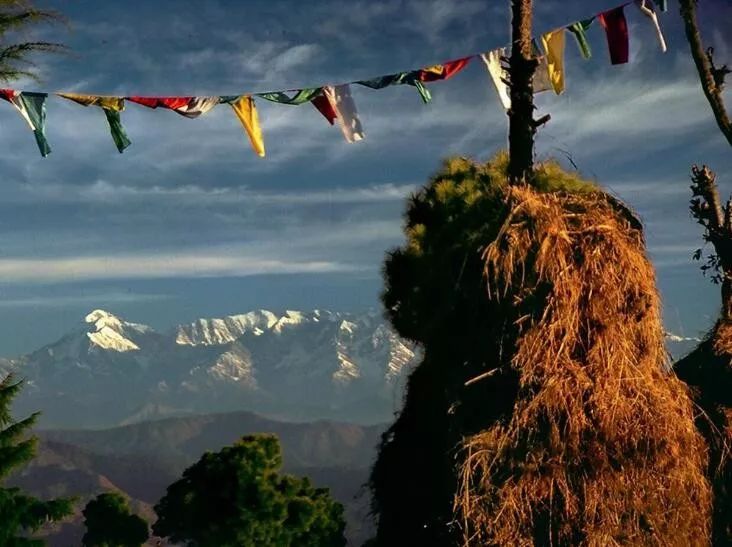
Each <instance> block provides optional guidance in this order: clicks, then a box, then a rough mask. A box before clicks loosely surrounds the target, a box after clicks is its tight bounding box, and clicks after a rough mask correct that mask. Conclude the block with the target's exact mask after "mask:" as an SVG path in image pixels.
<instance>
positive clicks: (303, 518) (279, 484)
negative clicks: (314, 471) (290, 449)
mask: <svg viewBox="0 0 732 547" xmlns="http://www.w3.org/2000/svg"><path fill="white" fill-rule="evenodd" d="M281 466H282V455H281V452H280V445H279V441H278V439H277V437H276V436H275V435H253V436H247V437H243V438H242V439H241V440H240V441H238V442H237V443H235V444H234V445H233V446H227V447H225V448H223V449H222V450H220V451H219V452H215V453H212V452H207V453H206V454H204V455H203V456H202V457H201V459H200V460H199V461H198V462H197V463H195V464H194V465H192V466H191V467H189V468H188V469H186V470H185V471H184V472H183V477H182V478H181V479H180V480H178V481H177V482H175V483H173V484H172V485H170V486H169V487H168V490H167V493H166V494H165V496H164V497H163V499H161V500H160V502H159V503H158V504H157V505H156V506H155V511H156V513H157V515H158V520H157V522H155V524H154V525H153V532H154V533H155V535H157V536H161V537H168V538H169V539H170V540H171V541H173V542H180V543H184V544H186V545H190V546H196V547H209V546H210V547H214V546H216V547H255V546H256V547H268V546H272V547H274V546H277V547H280V546H282V547H287V546H292V547H341V546H343V545H345V543H346V542H345V538H344V536H343V531H344V529H345V521H344V519H343V506H342V505H340V504H339V503H336V502H334V501H333V500H332V499H331V498H330V495H329V493H328V490H327V489H324V488H314V487H313V486H312V485H311V484H310V481H309V480H308V479H307V478H297V477H293V476H289V475H279V470H280V467H281Z"/></svg>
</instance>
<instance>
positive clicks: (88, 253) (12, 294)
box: [0, 0, 732, 355]
mask: <svg viewBox="0 0 732 547" xmlns="http://www.w3.org/2000/svg"><path fill="white" fill-rule="evenodd" d="M669 3H670V5H671V11H670V12H669V13H667V14H663V16H662V25H663V28H664V30H665V33H666V38H667V41H668V44H669V52H668V53H667V54H665V55H663V54H662V53H661V52H660V51H659V47H658V43H657V41H656V38H655V34H654V31H653V29H652V27H651V26H650V25H649V24H648V22H647V20H646V19H645V18H644V17H643V16H641V15H640V14H639V13H638V12H637V10H636V8H635V7H634V6H630V7H628V8H627V15H628V18H629V22H630V25H631V63H630V64H629V65H624V66H619V67H612V66H610V64H609V59H608V53H607V48H606V45H605V41H604V40H605V39H604V34H603V32H602V30H601V28H600V27H599V26H594V27H593V28H592V29H591V30H590V41H591V45H592V48H593V53H594V56H593V58H592V60H590V61H588V62H585V61H583V60H582V59H581V58H580V56H579V53H578V51H577V49H576V48H575V46H574V42H573V41H572V38H571V37H570V36H568V37H567V38H568V43H567V45H568V48H567V91H566V92H565V93H564V94H563V95H562V96H559V97H557V96H554V95H552V94H548V93H545V94H542V95H541V96H540V97H539V98H538V103H539V105H540V110H541V112H542V113H543V112H548V113H551V115H552V121H551V122H550V123H549V125H548V126H547V127H546V128H544V129H542V130H541V131H540V133H539V137H538V147H537V153H538V156H539V157H540V158H546V157H550V156H556V157H558V158H560V159H562V160H563V161H564V162H565V163H568V162H567V160H566V158H567V157H571V159H572V161H573V162H574V163H575V164H576V165H577V166H578V167H579V169H580V171H581V172H582V173H583V174H585V175H586V176H587V177H589V178H592V179H595V180H597V181H598V182H599V183H600V184H602V185H603V186H604V187H605V188H608V189H610V190H611V191H613V192H614V193H616V194H617V195H618V196H620V197H621V198H622V199H624V200H625V201H627V202H628V203H629V204H630V205H631V206H632V207H633V208H635V209H636V210H637V211H638V212H639V214H640V215H641V217H642V218H643V220H644V222H645V224H646V228H647V239H648V245H649V251H650V253H651V256H652V258H653V260H654V262H655V264H656V266H657V276H658V281H659V286H660V288H661V291H662V294H663V298H664V306H665V316H666V322H667V326H668V328H669V329H670V330H673V331H675V332H682V333H683V334H686V335H696V334H698V333H699V332H701V331H703V330H704V329H705V328H707V327H708V326H709V325H710V322H711V321H712V320H713V319H714V316H715V314H716V309H717V306H718V291H717V288H716V287H714V286H712V285H711V284H710V283H709V282H708V281H706V280H704V279H703V278H702V276H701V274H700V272H699V271H698V267H697V265H696V264H694V263H692V262H691V259H690V256H691V254H692V252H693V250H694V249H696V248H697V247H698V246H699V245H700V241H701V240H700V230H699V229H698V228H697V226H696V225H695V224H694V222H693V221H692V219H691V218H690V217H689V214H688V211H687V205H688V199H689V190H688V171H689V166H690V164H691V163H693V162H706V163H708V164H710V165H711V166H713V167H714V168H715V169H716V170H717V171H718V173H719V179H720V186H721V188H722V191H723V193H724V194H725V195H726V194H728V193H729V192H730V191H731V190H732V180H730V174H731V173H732V155H730V149H729V146H728V145H727V144H726V142H725V141H724V139H723V138H722V136H721V134H720V133H719V131H718V130H717V129H716V126H715V124H714V121H713V119H712V117H711V114H710V112H709V108H708V106H707V104H706V102H705V100H704V98H703V95H702V93H701V90H700V88H699V86H698V82H697V80H696V74H695V72H694V68H693V65H692V63H691V60H690V57H689V53H688V46H687V44H686V42H685V40H684V38H683V33H682V28H681V25H680V20H679V17H678V15H677V5H676V2H675V0H670V2H669ZM43 5H44V6H48V7H52V8H55V9H58V10H59V11H61V12H63V13H64V14H65V15H66V16H67V17H68V19H69V22H70V28H69V29H68V30H67V29H65V28H58V29H51V30H47V29H44V30H43V31H39V33H38V35H37V36H36V37H43V38H51V39H60V40H63V41H65V42H66V43H68V44H69V45H70V46H71V48H72V53H71V55H68V56H63V57H43V58H39V59H38V62H39V70H40V74H41V77H42V79H43V81H42V82H41V83H38V84H36V83H32V82H29V83H26V82H21V83H19V84H18V85H17V86H16V87H18V88H21V89H28V90H42V91H49V90H64V91H75V92H90V93H107V94H121V95H132V94H143V95H156V94H157V95H207V94H238V93H244V92H251V91H268V90H272V89H282V88H293V87H304V86H309V85H317V84H324V83H339V82H342V81H347V80H353V79H359V78H365V77H371V76H376V75H379V74H384V73H390V72H395V71H398V70H401V69H406V68H417V67H420V66H425V65H431V64H434V63H435V62H439V61H442V60H445V59H451V58H455V57H459V56H462V55H464V54H466V53H472V52H476V51H487V50H490V49H493V48H495V47H497V46H500V45H503V44H505V43H506V42H507V41H508V30H509V19H508V2H507V1H506V2H485V1H483V0H453V1H446V0H391V1H378V0H377V1H374V0H370V1H367V0H349V1H348V2H345V3H344V2H342V1H335V0H319V1H318V2H315V3H313V2H310V3H303V2H291V1H285V0H267V1H259V0H248V1H247V2H236V1H233V0H232V1H223V0H221V1H211V0H207V1H206V2H200V1H195V2H194V1H188V0H176V1H166V0H160V1H156V2H143V1H133V0H129V1H127V2H99V1H89V0H79V1H75V2H64V1H61V0H58V1H56V2H46V3H44V4H43ZM612 5H613V2H612V1H611V2H607V1H605V0H602V1H599V0H592V1H579V0H572V1H566V2H557V1H541V2H537V10H536V14H535V27H536V29H537V32H540V31H545V30H550V29H552V28H554V27H556V26H559V25H562V24H564V23H568V22H571V21H573V20H576V19H579V18H582V17H584V16H586V15H588V14H590V13H594V12H596V11H600V10H602V9H606V8H608V7H611V6H612ZM700 11H701V16H702V23H703V31H704V34H705V37H706V39H707V40H708V41H709V43H710V44H712V45H714V46H715V47H716V48H717V52H718V57H719V59H724V60H727V61H731V62H732V35H730V29H732V5H730V3H729V2H728V1H727V0H709V1H707V2H704V3H703V4H701V5H700ZM431 90H432V94H433V97H434V100H433V102H432V103H431V104H429V105H423V104H422V102H421V101H420V99H419V96H418V95H417V94H416V92H415V90H414V89H413V88H410V87H407V86H404V87H399V88H391V89H386V90H382V91H372V90H369V89H366V88H361V87H355V88H354V95H355V99H356V101H357V104H358V108H359V111H360V114H361V119H362V121H363V124H364V129H365V131H366V140H365V141H363V142H361V143H358V144H354V145H347V144H346V143H345V142H344V141H343V139H342V137H341V135H340V133H339V132H338V130H337V129H334V128H332V127H330V126H328V125H327V124H326V123H325V121H324V120H323V119H322V117H321V116H320V115H319V114H318V113H317V112H316V111H315V110H314V109H313V108H312V107H310V106H309V105H303V106H301V107H291V106H284V105H276V104H272V103H266V102H265V101H259V103H258V106H259V112H260V119H261V121H262V125H263V131H264V136H265V141H266V145H267V158H266V159H264V160H263V159H260V158H258V157H257V156H256V155H255V154H254V153H253V152H252V151H251V150H250V148H249V145H248V142H247V141H246V137H245V136H244V134H243V132H242V130H241V127H240V126H239V123H238V121H237V120H236V119H235V118H234V116H233V115H232V113H231V110H230V109H229V108H228V107H225V106H221V107H218V108H216V109H214V110H213V111H212V112H210V113H209V114H207V115H205V116H203V117H201V118H198V119H196V120H188V119H185V118H183V117H181V116H178V115H176V114H175V113H173V112H170V111H162V110H159V111H153V110H149V109H145V108H143V107H140V106H138V105H134V104H129V105H128V108H127V110H126V111H125V112H124V113H123V122H124V125H125V127H126V129H127V132H128V134H129V136H130V138H131V139H132V141H133V145H132V147H130V148H129V149H128V150H127V151H126V152H125V153H124V154H123V155H120V154H118V153H117V151H116V149H115V148H114V145H113V143H112V140H111V138H110V136H109V133H108V129H107V126H106V122H105V120H104V116H103V114H102V113H101V111H99V110H98V109H94V108H86V109H85V108H83V107H80V106H78V105H75V104H73V103H71V102H68V101H64V100H61V99H54V98H51V99H50V100H49V103H48V122H47V127H48V130H47V133H48V139H49V141H50V143H51V146H52V148H53V153H52V154H51V156H50V157H48V158H46V159H42V158H40V156H39V155H38V152H37V149H36V147H35V143H34V142H33V137H32V135H31V134H30V133H29V131H28V130H27V127H26V126H24V122H23V120H22V119H21V118H20V116H18V115H17V114H16V113H15V112H14V111H13V109H12V107H10V105H7V104H6V105H4V106H3V105H0V116H2V121H3V131H2V132H0V145H1V146H0V172H2V173H3V175H4V176H3V182H2V190H1V192H2V194H1V195H2V198H1V199H0V325H3V326H4V328H2V329H0V355H12V354H16V353H20V352H23V351H28V350H31V349H35V348H37V347H39V346H40V345H42V344H44V343H47V342H49V341H52V340H54V339H55V338H57V337H58V336H60V335H61V334H63V333H65V332H66V331H68V329H69V328H70V327H71V326H73V325H74V324H76V323H78V322H79V321H80V320H81V318H82V317H83V316H84V315H85V313H86V312H88V311H89V310H91V309H93V308H96V307H103V308H106V309H109V310H110V311H113V312H115V313H118V314H120V315H122V316H125V317H127V318H129V319H130V320H134V321H138V322H146V323H149V324H152V325H154V326H157V327H159V328H165V327H167V326H170V325H172V324H173V323H175V322H178V321H188V320H193V319H195V318H196V317H200V316H212V315H215V316H220V315H224V314H230V313H237V312H243V311H247V310H249V309H252V308H259V307H265V308H274V309H284V308H313V307H321V308H334V309H339V310H360V309H365V308H375V307H377V306H378V300H377V296H378V292H379V287H380V273H379V270H380V265H381V261H382V259H383V255H384V252H385V251H386V250H387V249H389V248H390V247H393V246H394V245H397V244H398V243H399V242H400V241H401V232H400V226H401V212H402V209H403V201H404V198H405V197H406V196H407V195H408V194H409V192H410V191H412V190H413V189H415V188H416V187H417V186H418V185H419V184H421V183H422V182H424V181H425V180H426V178H427V177H428V176H429V175H430V174H431V173H432V172H434V171H435V169H436V168H437V167H438V166H439V162H440V160H441V158H443V157H445V156H448V155H454V154H459V155H466V156H471V157H475V158H478V159H486V158H487V157H489V156H491V155H492V154H493V153H495V152H496V151H497V150H499V149H500V148H502V147H504V146H505V142H506V127H507V124H506V116H505V113H504V112H503V110H502V108H501V106H500V103H499V101H498V98H497V96H496V95H495V92H494V90H493V88H492V86H491V84H490V82H489V80H488V77H487V74H486V72H485V70H484V68H483V66H482V64H481V63H479V62H473V63H471V65H469V66H468V68H467V69H466V70H465V71H464V72H462V73H461V74H459V75H458V76H457V77H456V78H454V79H452V80H450V81H448V82H444V83H437V84H434V85H432V87H431ZM730 102H732V100H731V101H730Z"/></svg>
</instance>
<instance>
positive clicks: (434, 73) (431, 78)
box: [417, 55, 473, 82]
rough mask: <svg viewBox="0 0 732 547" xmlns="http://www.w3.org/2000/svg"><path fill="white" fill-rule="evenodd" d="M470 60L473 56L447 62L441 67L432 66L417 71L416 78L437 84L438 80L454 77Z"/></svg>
mask: <svg viewBox="0 0 732 547" xmlns="http://www.w3.org/2000/svg"><path fill="white" fill-rule="evenodd" d="M472 58H473V56H472V55H471V56H470V57H463V58H462V59H456V60H455V61H449V62H447V63H444V64H441V65H434V66H430V67H427V68H423V69H421V70H419V71H417V72H418V78H419V80H420V81H422V82H437V81H440V80H447V79H449V78H452V77H453V76H455V74H457V73H458V72H460V71H461V70H462V69H464V68H465V67H466V66H467V65H468V63H469V62H470V59H472Z"/></svg>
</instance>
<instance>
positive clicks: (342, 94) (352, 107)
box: [323, 84, 364, 143]
mask: <svg viewBox="0 0 732 547" xmlns="http://www.w3.org/2000/svg"><path fill="white" fill-rule="evenodd" d="M323 94H324V96H325V97H326V98H327V100H328V102H330V105H331V107H332V109H333V111H334V112H335V114H336V119H337V120H338V124H339V125H340V126H341V131H342V132H343V136H344V137H345V139H346V141H348V142H350V143H354V142H358V141H360V140H362V139H363V138H364V133H363V128H362V127H361V120H360V119H359V117H358V111H357V110H356V103H355V102H354V100H353V96H352V95H351V86H350V85H348V84H344V85H337V86H325V87H324V88H323Z"/></svg>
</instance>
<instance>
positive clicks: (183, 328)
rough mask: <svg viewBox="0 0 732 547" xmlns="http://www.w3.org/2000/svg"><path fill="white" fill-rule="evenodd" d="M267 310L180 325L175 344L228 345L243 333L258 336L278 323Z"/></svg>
mask: <svg viewBox="0 0 732 547" xmlns="http://www.w3.org/2000/svg"><path fill="white" fill-rule="evenodd" d="M279 319H280V318H279V317H277V316H276V315H275V314H274V313H272V312H271V311H268V310H255V311H251V312H249V313H243V314H240V315H230V316H228V317H223V318H221V319H218V318H214V319H198V320H196V321H194V322H193V323H190V324H188V325H180V326H178V327H177V328H176V331H175V343H176V344H178V345H181V346H218V345H222V344H228V343H230V342H233V341H234V340H236V339H237V338H239V337H240V336H241V335H242V334H244V333H245V332H251V333H252V334H254V335H255V336H259V335H260V334H262V333H263V332H264V331H266V330H270V329H271V328H272V327H274V326H275V325H276V324H277V322H278V321H279Z"/></svg>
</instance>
